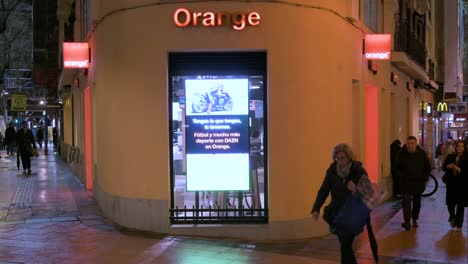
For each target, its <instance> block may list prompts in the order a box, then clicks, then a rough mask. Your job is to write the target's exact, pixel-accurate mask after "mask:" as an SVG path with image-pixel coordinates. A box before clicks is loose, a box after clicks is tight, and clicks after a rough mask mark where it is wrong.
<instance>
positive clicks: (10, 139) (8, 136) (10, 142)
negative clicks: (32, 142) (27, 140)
mask: <svg viewBox="0 0 468 264" xmlns="http://www.w3.org/2000/svg"><path fill="white" fill-rule="evenodd" d="M5 145H6V148H7V155H10V156H13V155H15V145H16V130H15V127H14V126H13V123H10V125H9V126H8V128H7V129H6V130H5Z"/></svg>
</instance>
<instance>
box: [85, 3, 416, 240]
mask: <svg viewBox="0 0 468 264" xmlns="http://www.w3.org/2000/svg"><path fill="white" fill-rule="evenodd" d="M97 2H99V1H97ZM148 2H150V1H129V0H127V1H101V2H99V3H97V4H96V6H99V8H100V9H99V12H97V13H99V16H103V15H105V14H107V12H109V11H111V10H115V9H117V8H122V7H128V6H134V5H137V4H141V3H148ZM294 2H303V3H308V4H313V3H319V4H320V5H322V6H325V7H330V8H332V9H334V10H335V11H337V12H339V13H341V14H343V15H349V14H351V10H350V8H351V7H350V4H340V3H341V1H339V2H340V3H338V1H294ZM180 6H185V7H187V8H189V9H190V10H200V11H219V10H222V11H226V10H229V11H230V12H234V11H257V12H259V13H260V15H261V16H262V22H261V25H260V26H259V27H256V28H247V29H246V30H244V31H241V32H237V31H234V30H232V29H231V28H229V27H222V28H201V27H198V28H177V27H176V26H175V25H174V24H173V22H172V13H173V11H174V10H175V8H176V7H180ZM348 13H349V14H348ZM357 24H358V25H359V24H360V22H357ZM363 36H364V34H363V33H362V32H361V31H360V30H358V29H356V28H355V27H353V26H351V25H350V24H349V23H348V22H346V21H345V20H343V19H342V18H340V17H338V16H336V15H335V14H332V13H331V12H328V11H325V10H319V9H311V8H300V7H294V6H286V5H279V4H273V3H226V2H221V3H196V4H185V5H181V4H178V5H161V6H151V7H146V8H139V9H134V10H130V11H126V12H120V13H117V14H114V15H111V16H109V17H107V18H106V19H105V20H103V21H102V22H101V23H100V24H98V25H97V29H96V31H95V32H94V33H93V34H92V36H91V40H90V42H91V44H92V54H93V58H92V67H91V69H90V85H91V91H92V103H93V105H92V107H93V136H94V138H93V143H94V146H93V147H94V149H93V153H94V163H95V164H94V166H95V172H94V174H95V176H96V179H97V184H98V186H99V188H101V189H102V191H104V192H106V193H108V194H111V195H114V196H118V197H125V198H135V199H142V200H145V199H147V200H161V201H166V202H167V205H169V203H170V188H169V177H170V175H169V164H170V163H169V144H168V143H169V133H168V130H169V126H168V122H169V121H168V116H169V113H168V79H167V76H168V68H167V60H168V52H177V51H212V50H213V51H220V50H223V51H251V50H261V51H266V52H267V54H268V82H269V85H268V87H267V89H268V100H267V103H268V109H269V112H268V113H266V114H267V115H268V131H269V142H268V147H269V160H268V166H269V168H268V169H269V186H267V188H268V194H269V214H270V224H274V223H286V222H297V221H302V222H305V223H307V230H305V229H304V230H297V231H298V232H303V233H302V234H300V235H301V236H314V235H319V234H323V233H324V232H326V228H325V225H324V224H323V222H320V223H319V224H315V223H313V222H312V221H311V219H310V209H311V205H312V202H313V200H314V199H315V196H316V193H317V191H318V188H319V187H320V184H321V182H322V180H323V177H324V174H325V171H326V169H327V168H328V166H329V164H330V162H331V157H330V153H331V150H332V147H333V146H334V145H335V144H336V143H338V142H353V144H357V145H358V146H355V147H356V149H358V153H357V156H358V158H359V159H360V160H365V156H364V149H365V140H364V137H365V134H364V131H365V129H364V125H365V120H364V117H365V116H364V112H365V111H364V110H365V105H363V103H364V102H365V89H364V87H365V85H367V84H372V85H374V86H377V87H379V100H380V101H379V103H380V104H379V106H380V115H379V116H380V122H381V125H380V133H381V137H380V142H381V143H382V144H380V146H381V149H380V152H381V153H380V157H381V160H380V161H379V163H380V164H382V167H383V168H384V169H382V171H381V172H380V173H381V174H382V175H385V176H387V175H388V172H387V171H389V166H388V162H389V154H388V153H387V152H388V150H387V149H388V148H389V147H388V146H389V144H390V142H391V141H390V140H393V139H394V137H401V136H402V135H403V134H405V132H406V131H411V129H412V128H411V127H409V126H412V125H413V124H412V123H411V121H406V120H407V119H406V117H407V115H408V113H407V112H406V113H404V111H405V110H400V109H408V111H410V110H409V108H410V106H406V105H407V103H406V102H407V101H408V100H409V102H410V104H411V103H413V99H412V96H411V95H412V93H414V91H413V92H408V91H407V90H406V88H405V85H406V79H405V77H404V75H403V74H401V75H400V80H401V82H400V83H399V85H398V86H396V87H393V86H390V81H389V78H390V71H396V69H393V67H391V66H390V63H389V62H388V61H386V62H381V70H380V71H379V73H378V74H377V75H373V74H371V73H370V72H369V71H368V70H367V61H365V60H364V59H363V56H362V52H361V51H362V39H363ZM353 80H356V81H358V85H357V87H356V84H355V86H354V88H353ZM353 89H354V92H353ZM356 89H357V90H356ZM391 93H393V94H395V95H394V96H396V98H397V99H396V100H395V104H393V106H392V107H390V94H391ZM353 96H354V99H353ZM356 97H357V98H356ZM353 102H358V103H360V105H359V106H353ZM402 107H406V108H402ZM352 109H355V110H356V109H357V110H358V111H359V113H358V114H357V113H353V111H352ZM395 110H397V112H396V113H397V114H395V115H394V117H393V120H395V122H397V123H398V125H395V127H394V129H393V130H392V132H391V133H390V132H388V131H390V129H391V127H392V126H391V124H390V123H388V120H389V117H390V114H391V113H392V114H393V113H394V112H395ZM353 120H358V121H359V126H358V127H356V125H355V124H353ZM410 120H413V119H411V118H410ZM416 120H417V119H416ZM401 123H403V124H401ZM353 127H354V128H355V129H357V130H358V131H357V132H356V131H353ZM397 131H398V132H397ZM353 132H354V133H353ZM405 136H406V135H405ZM382 175H380V176H379V178H380V177H382ZM156 213H157V215H158V217H160V218H166V219H167V218H168V212H167V211H160V212H156ZM153 231H161V230H153Z"/></svg>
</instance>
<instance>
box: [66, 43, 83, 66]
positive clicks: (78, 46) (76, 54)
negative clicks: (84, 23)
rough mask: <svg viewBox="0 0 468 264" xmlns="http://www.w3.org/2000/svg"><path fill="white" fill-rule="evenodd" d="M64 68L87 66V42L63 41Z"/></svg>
mask: <svg viewBox="0 0 468 264" xmlns="http://www.w3.org/2000/svg"><path fill="white" fill-rule="evenodd" d="M63 67H64V68H88V67H89V48H88V43H87V42H64V43H63Z"/></svg>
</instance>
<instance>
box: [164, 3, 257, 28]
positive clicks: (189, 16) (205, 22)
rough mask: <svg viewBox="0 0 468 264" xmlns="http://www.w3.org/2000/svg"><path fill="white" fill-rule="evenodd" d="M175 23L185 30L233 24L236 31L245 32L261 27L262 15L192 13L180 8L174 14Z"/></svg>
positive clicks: (255, 13) (252, 13)
mask: <svg viewBox="0 0 468 264" xmlns="http://www.w3.org/2000/svg"><path fill="white" fill-rule="evenodd" d="M173 19H174V23H175V24H176V26H178V27H181V28H184V27H188V26H190V25H191V26H194V27H196V26H199V25H201V26H204V27H217V26H218V27H219V26H224V24H225V23H226V24H231V25H232V28H233V29H235V30H243V29H245V28H246V27H247V26H254V27H255V26H258V25H260V19H261V17H260V14H259V13H257V12H250V13H241V12H237V13H227V12H190V11H189V10H188V9H187V8H178V9H177V10H176V11H175V12H174V16H173Z"/></svg>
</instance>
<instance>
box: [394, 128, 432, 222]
mask: <svg viewBox="0 0 468 264" xmlns="http://www.w3.org/2000/svg"><path fill="white" fill-rule="evenodd" d="M430 172H431V167H430V164H429V159H428V157H427V155H426V152H425V151H424V150H423V149H422V148H420V147H419V146H418V145H417V139H416V138H415V137H414V136H409V137H408V138H407V139H406V144H405V145H404V146H403V148H402V149H401V151H400V153H399V154H398V157H397V160H396V173H397V175H398V178H399V181H400V192H401V194H402V198H403V199H402V202H401V203H402V207H403V217H404V220H405V222H404V223H403V224H401V226H402V227H403V228H405V229H406V230H410V229H411V225H410V220H411V219H412V220H413V227H418V222H417V221H418V218H419V211H420V210H421V194H422V193H423V192H424V189H425V188H426V182H427V180H428V179H429V174H430ZM411 202H413V204H412V205H411Z"/></svg>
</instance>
